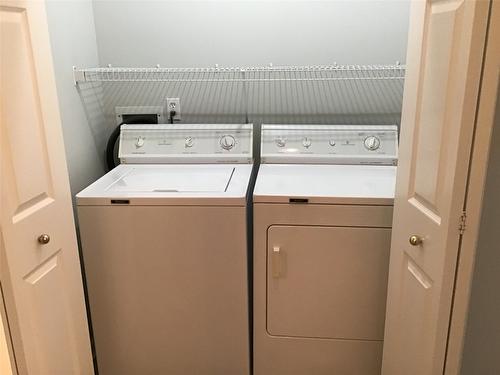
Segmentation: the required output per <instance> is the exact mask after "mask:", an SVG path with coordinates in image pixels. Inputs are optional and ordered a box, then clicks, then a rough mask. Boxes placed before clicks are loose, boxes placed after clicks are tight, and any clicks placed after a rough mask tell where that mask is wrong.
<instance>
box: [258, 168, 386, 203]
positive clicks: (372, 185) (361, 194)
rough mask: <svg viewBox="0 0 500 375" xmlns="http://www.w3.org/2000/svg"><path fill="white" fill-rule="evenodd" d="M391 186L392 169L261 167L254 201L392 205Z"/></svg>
mask: <svg viewBox="0 0 500 375" xmlns="http://www.w3.org/2000/svg"><path fill="white" fill-rule="evenodd" d="M395 184H396V167H394V166H366V165H311V164H307V165H305V164H262V165H261V166H260V168H259V173H258V175H257V181H256V183H255V189H254V202H256V203H290V202H292V203H293V202H294V201H295V202H297V203H300V202H301V200H302V201H304V203H305V202H306V201H307V203H323V204H326V203H328V204H373V205H392V204H393V201H394V190H395Z"/></svg>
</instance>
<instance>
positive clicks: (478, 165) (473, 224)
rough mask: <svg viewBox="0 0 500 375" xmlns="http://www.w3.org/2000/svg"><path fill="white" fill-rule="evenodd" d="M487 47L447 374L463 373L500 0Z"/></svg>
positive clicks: (499, 42) (499, 51)
mask: <svg viewBox="0 0 500 375" xmlns="http://www.w3.org/2000/svg"><path fill="white" fill-rule="evenodd" d="M489 25H490V26H489V31H488V36H487V45H486V51H485V58H484V65H483V73H482V84H481V88H480V93H479V106H478V112H477V117H476V124H475V126H476V130H475V134H474V142H473V148H472V155H471V163H470V172H469V182H468V185H467V196H466V200H465V207H466V212H467V228H466V230H465V232H464V234H463V237H462V242H461V248H460V254H459V259H458V266H457V267H458V269H457V276H456V281H455V295H454V303H453V308H452V316H451V322H450V331H449V339H448V349H447V360H446V367H445V373H444V374H445V375H460V370H461V366H462V352H463V346H464V339H465V332H466V328H467V317H468V310H469V300H470V293H471V285H472V279H473V272H474V262H475V257H476V247H477V239H478V235H479V229H480V219H481V211H482V205H483V195H484V188H485V181H486V172H487V166H488V156H489V151H490V142H491V134H492V130H493V126H494V118H495V109H496V108H495V107H496V102H497V96H498V94H499V93H498V87H497V84H498V77H499V68H498V67H499V66H500V2H499V1H492V6H491V13H490V20H489Z"/></svg>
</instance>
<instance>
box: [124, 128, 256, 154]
mask: <svg viewBox="0 0 500 375" xmlns="http://www.w3.org/2000/svg"><path fill="white" fill-rule="evenodd" d="M252 136H253V126H252V124H197V125H166V124H159V125H122V127H121V132H120V145H119V152H118V157H119V158H120V160H121V162H122V163H144V164H146V163H205V162H206V163H214V162H215V163H249V162H251V161H252V142H253V140H252Z"/></svg>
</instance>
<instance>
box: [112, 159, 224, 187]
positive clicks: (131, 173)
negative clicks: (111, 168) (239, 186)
mask: <svg viewBox="0 0 500 375" xmlns="http://www.w3.org/2000/svg"><path fill="white" fill-rule="evenodd" d="M233 173H234V167H233V166H228V165H214V166H211V167H208V168H207V166H200V165H185V166H183V167H182V168H175V167H174V168H169V166H160V167H158V166H154V165H145V166H142V167H141V168H137V167H132V168H129V170H128V172H127V173H125V174H124V175H123V176H121V177H120V178H118V179H117V180H116V181H115V182H114V183H113V184H112V185H111V186H108V188H107V189H106V190H107V191H109V192H179V193H182V192H221V193H222V192H224V191H226V189H227V186H228V185H229V182H230V181H231V176H232V175H233Z"/></svg>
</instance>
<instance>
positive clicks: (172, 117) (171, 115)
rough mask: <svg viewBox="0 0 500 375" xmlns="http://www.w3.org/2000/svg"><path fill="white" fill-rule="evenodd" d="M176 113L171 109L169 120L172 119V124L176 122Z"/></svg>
mask: <svg viewBox="0 0 500 375" xmlns="http://www.w3.org/2000/svg"><path fill="white" fill-rule="evenodd" d="M175 115H176V112H175V111H174V110H171V111H170V112H169V121H170V123H171V124H173V123H174V117H175Z"/></svg>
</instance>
